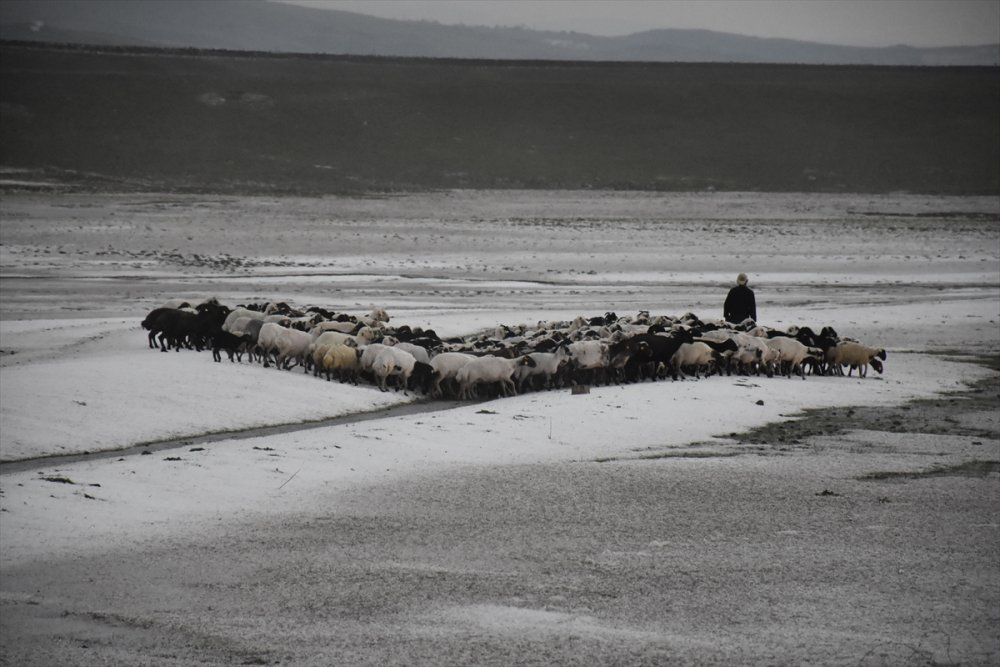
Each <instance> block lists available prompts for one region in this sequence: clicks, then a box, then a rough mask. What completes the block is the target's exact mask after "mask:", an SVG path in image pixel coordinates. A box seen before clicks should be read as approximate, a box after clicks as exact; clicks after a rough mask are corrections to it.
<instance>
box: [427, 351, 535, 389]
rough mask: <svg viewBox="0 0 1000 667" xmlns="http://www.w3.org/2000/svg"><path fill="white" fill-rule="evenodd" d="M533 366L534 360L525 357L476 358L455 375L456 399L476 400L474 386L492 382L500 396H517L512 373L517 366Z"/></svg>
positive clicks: (490, 356) (489, 356)
mask: <svg viewBox="0 0 1000 667" xmlns="http://www.w3.org/2000/svg"><path fill="white" fill-rule="evenodd" d="M435 358H436V357H435ZM534 364H535V361H534V359H532V358H531V357H529V356H527V355H525V356H523V357H519V358H517V359H504V358H503V357H496V356H493V355H487V356H484V357H476V358H474V359H472V360H471V361H469V362H468V363H466V364H465V365H463V366H462V367H461V368H459V369H458V372H457V373H456V374H455V380H456V381H457V382H458V384H459V391H458V397H459V399H472V398H476V385H479V384H484V383H485V384H491V383H494V382H498V383H499V384H500V394H501V396H513V395H515V394H517V389H516V388H515V387H514V381H513V379H512V377H513V375H514V371H515V370H517V367H518V366H521V365H526V366H533V365H534Z"/></svg>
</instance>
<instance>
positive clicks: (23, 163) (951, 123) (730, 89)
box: [0, 43, 1000, 194]
mask: <svg viewBox="0 0 1000 667" xmlns="http://www.w3.org/2000/svg"><path fill="white" fill-rule="evenodd" d="M0 76H2V79H3V90H2V102H0V146H2V147H3V148H2V155H0V164H2V166H3V167H4V168H5V169H7V171H8V172H10V171H11V170H15V169H26V170H36V171H42V172H45V173H46V174H48V175H49V177H51V178H57V179H70V180H76V181H81V182H85V183H87V184H88V186H91V187H100V188H110V189H121V188H142V189H162V190H186V191H206V190H211V191H220V192H300V193H330V192H346V191H367V190H394V189H425V188H522V187H526V188H573V189H579V188H629V189H645V190H692V189H704V188H715V189H725V190H764V191H823V192H829V191H857V192H886V191H914V192H925V193H956V194H957V193H976V194H984V193H989V194H993V193H998V192H1000V127H998V123H997V122H996V119H997V118H998V117H1000V88H998V86H997V83H996V82H997V70H996V69H995V68H898V67H824V66H788V65H785V66H783V65H740V64H654V63H571V62H565V63H552V62H529V61H518V62H500V61H461V60H432V59H424V60H419V59H418V60H414V59H389V58H350V57H332V56H290V55H284V56H278V55H273V54H261V53H256V54H255V53H242V52H241V53H236V52H219V51H193V50H180V51H165V50H158V49H125V48H103V49H102V48H96V47H90V48H75V47H74V48H70V47H66V48H59V47H52V46H38V45H32V44H17V43H5V44H3V45H2V48H0Z"/></svg>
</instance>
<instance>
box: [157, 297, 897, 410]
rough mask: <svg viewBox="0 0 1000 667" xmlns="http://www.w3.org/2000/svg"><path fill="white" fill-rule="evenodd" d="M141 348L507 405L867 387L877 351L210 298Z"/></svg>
mask: <svg viewBox="0 0 1000 667" xmlns="http://www.w3.org/2000/svg"><path fill="white" fill-rule="evenodd" d="M142 326H143V328H144V329H146V330H147V331H148V332H149V334H148V339H149V346H150V347H151V348H154V349H155V348H157V347H158V348H159V349H160V350H162V351H164V352H166V351H167V350H169V349H174V350H181V349H195V350H198V351H201V350H204V349H211V350H212V354H213V358H214V359H215V361H221V360H222V353H223V352H225V353H226V355H227V356H228V358H229V360H230V361H234V358H235V360H237V361H240V362H242V361H243V357H244V356H246V357H247V358H248V360H249V361H251V362H260V363H262V364H263V365H264V367H269V366H271V365H273V366H275V367H276V368H278V369H290V368H293V367H295V366H300V367H302V368H303V369H304V371H305V372H307V373H308V372H312V373H313V375H315V376H320V375H323V376H324V377H325V378H326V379H327V380H332V379H337V380H339V381H340V382H352V383H354V384H357V383H358V381H359V380H365V381H368V382H372V383H374V384H376V385H377V386H378V387H379V388H380V389H382V390H383V391H386V390H388V389H389V388H390V386H391V387H393V388H395V389H397V390H413V391H420V392H422V393H424V394H427V395H430V396H434V397H442V396H448V397H457V398H459V399H475V398H479V397H487V396H498V395H499V396H510V395H513V394H516V393H521V392H525V391H531V390H540V389H554V388H560V387H565V386H570V385H590V384H602V383H621V382H638V381H643V380H656V379H661V378H665V377H666V376H667V375H669V376H670V377H672V378H673V379H675V380H676V379H678V378H683V377H685V376H686V375H694V376H695V377H700V376H701V375H703V374H704V375H711V374H716V373H717V374H732V373H738V374H757V375H759V374H762V373H763V374H766V375H767V376H769V377H771V376H773V375H775V374H782V375H786V376H789V377H790V376H791V375H792V374H797V375H799V376H800V377H802V378H805V376H806V374H807V373H811V374H820V375H829V374H838V375H843V374H844V369H845V368H847V369H848V370H847V375H851V373H853V371H854V370H855V369H857V371H858V375H859V376H860V377H866V376H867V369H868V367H869V366H871V367H872V368H874V369H875V370H876V371H877V372H878V373H881V372H882V369H883V367H882V363H881V360H885V358H886V353H885V350H884V349H881V348H875V347H869V346H867V345H864V344H862V343H860V342H858V341H854V340H850V339H846V338H841V337H839V336H838V335H837V333H836V332H835V331H834V330H833V329H832V328H830V327H824V328H823V329H822V330H821V331H820V332H819V333H816V332H814V331H813V330H812V329H810V328H808V327H792V328H790V329H789V330H787V331H778V330H774V329H768V328H765V327H762V326H758V325H757V324H756V323H754V322H753V321H752V320H747V321H745V322H742V323H740V324H737V325H733V324H730V323H726V322H703V321H701V320H699V319H698V318H697V317H696V316H694V315H693V314H687V315H684V316H682V317H668V316H663V315H658V316H650V314H649V313H648V312H647V311H641V312H639V313H638V314H637V315H635V316H625V317H619V316H617V315H616V314H615V313H606V314H605V315H603V316H598V317H590V318H585V317H578V318H576V319H575V320H573V321H558V322H539V323H538V324H537V325H535V326H514V327H510V326H505V325H499V326H498V327H497V328H496V330H495V331H493V332H489V333H482V334H478V335H472V336H467V337H458V338H446V339H442V338H440V337H439V336H438V335H437V334H436V333H435V332H434V331H433V330H430V329H426V330H422V329H420V328H418V327H414V328H410V327H408V326H405V325H404V326H390V325H389V316H388V315H387V313H386V312H385V310H384V309H381V308H378V309H375V310H374V311H372V312H371V313H369V314H368V315H362V316H355V315H348V314H346V313H335V312H331V311H328V310H326V309H323V308H318V307H310V308H308V309H306V310H296V309H294V308H291V307H289V306H288V305H287V304H284V303H268V304H260V305H255V304H249V305H242V306H237V307H236V308H232V309H231V308H229V307H227V306H225V305H222V304H220V303H219V302H218V300H217V299H209V300H207V301H204V302H202V303H200V304H198V305H196V306H192V305H191V304H190V303H188V302H186V301H182V300H179V299H178V300H173V301H171V302H168V303H165V304H164V305H163V306H161V307H159V308H156V309H154V310H152V311H151V312H150V313H149V314H148V315H147V316H146V318H145V319H144V320H143V322H142Z"/></svg>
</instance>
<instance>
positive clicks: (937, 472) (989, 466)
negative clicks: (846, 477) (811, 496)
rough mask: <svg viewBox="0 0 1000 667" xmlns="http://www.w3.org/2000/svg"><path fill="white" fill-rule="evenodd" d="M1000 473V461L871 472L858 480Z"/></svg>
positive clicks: (983, 475) (978, 475)
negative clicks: (913, 469) (914, 470)
mask: <svg viewBox="0 0 1000 667" xmlns="http://www.w3.org/2000/svg"><path fill="white" fill-rule="evenodd" d="M997 473H1000V461H967V462H965V463H960V464H958V465H953V466H935V467H933V468H930V469H928V470H921V471H918V472H913V471H893V472H886V471H882V472H870V473H868V474H867V475H862V476H861V477H859V478H858V479H861V480H864V481H891V480H899V479H922V478H927V477H987V476H989V475H991V474H997Z"/></svg>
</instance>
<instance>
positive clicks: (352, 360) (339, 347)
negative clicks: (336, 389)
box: [317, 343, 361, 384]
mask: <svg viewBox="0 0 1000 667" xmlns="http://www.w3.org/2000/svg"><path fill="white" fill-rule="evenodd" d="M324 350H325V354H324V355H323V359H322V360H321V361H320V364H317V365H322V367H323V369H324V370H325V371H326V379H327V380H329V379H330V376H331V374H332V373H335V374H336V375H337V379H338V380H340V381H341V382H353V383H354V384H357V383H358V370H359V369H360V368H361V366H360V359H361V350H359V349H358V348H356V347H350V346H348V345H344V344H342V343H334V344H333V345H330V346H329V347H326V348H324Z"/></svg>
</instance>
